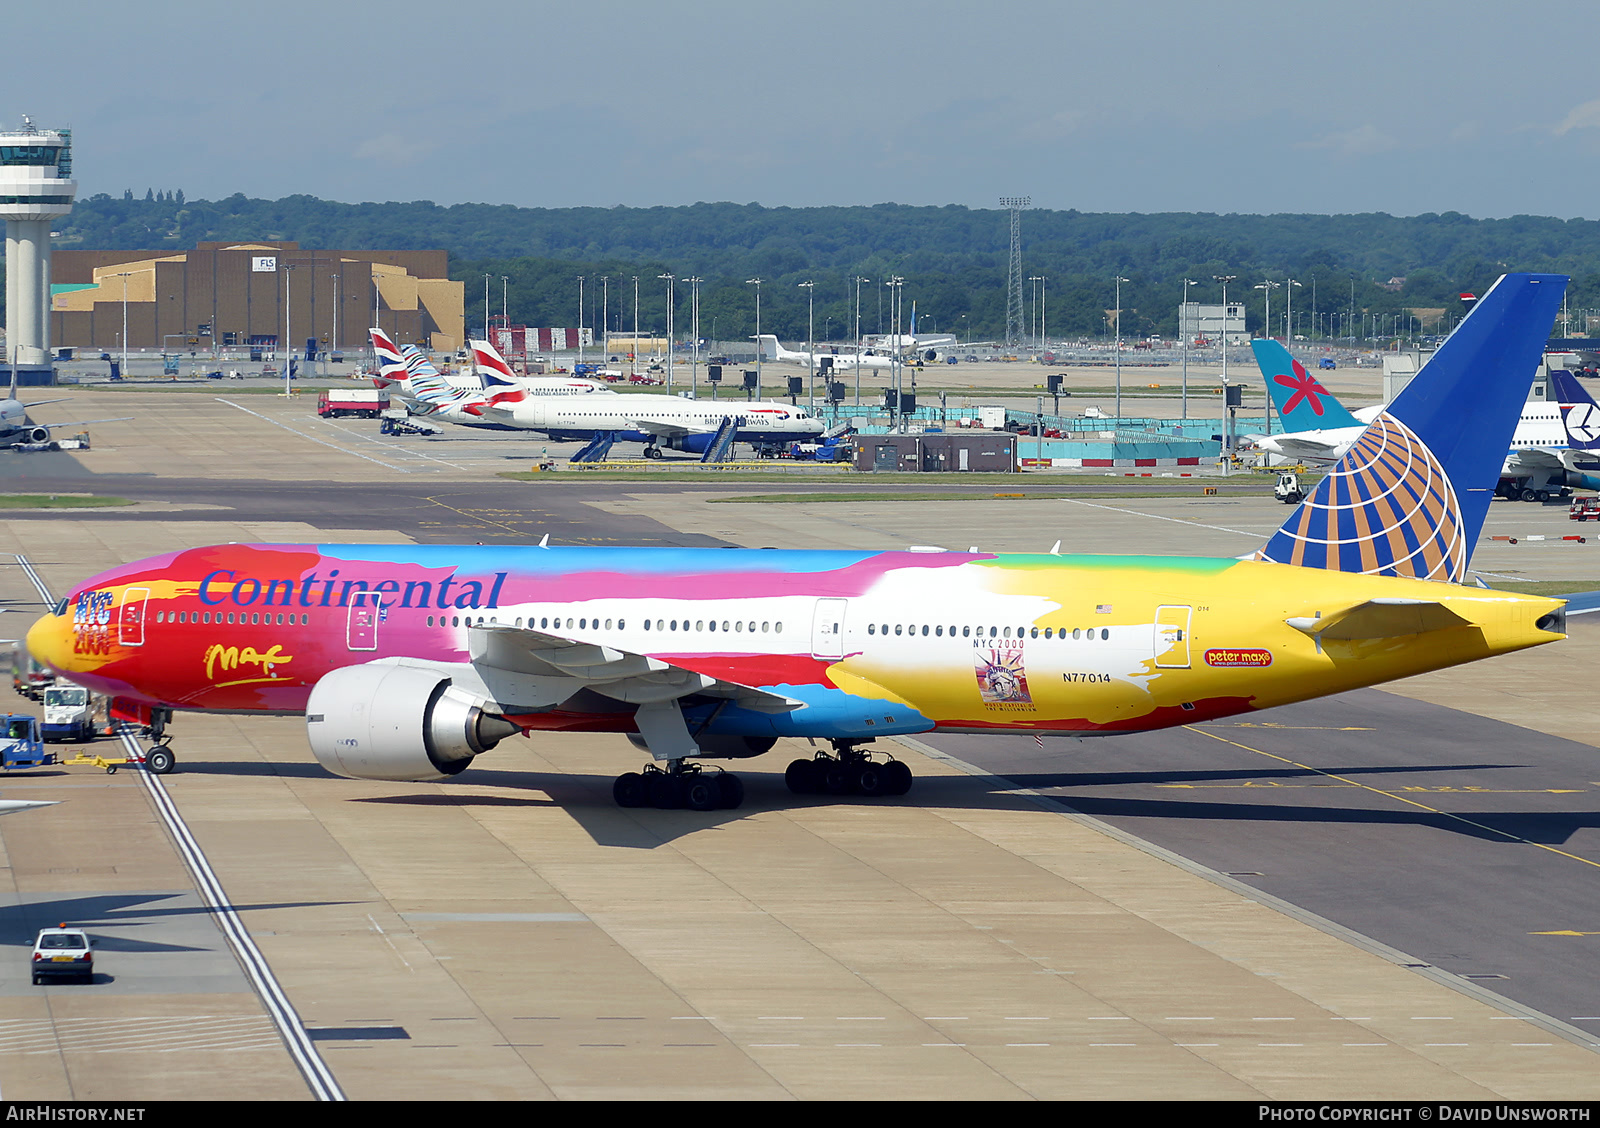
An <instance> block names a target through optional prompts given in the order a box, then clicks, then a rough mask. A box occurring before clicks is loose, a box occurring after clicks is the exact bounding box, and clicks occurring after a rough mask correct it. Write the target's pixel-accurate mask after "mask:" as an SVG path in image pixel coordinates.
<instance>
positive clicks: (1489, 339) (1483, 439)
mask: <svg viewBox="0 0 1600 1128" xmlns="http://www.w3.org/2000/svg"><path fill="white" fill-rule="evenodd" d="M1566 287H1567V279H1566V277H1565V276H1563V275H1559V274H1506V275H1502V276H1501V278H1500V280H1499V281H1498V282H1496V283H1495V284H1494V286H1493V287H1492V288H1491V289H1490V290H1489V292H1488V293H1486V294H1484V295H1483V297H1481V298H1480V299H1478V304H1477V306H1476V307H1475V308H1474V309H1473V310H1472V312H1471V313H1470V314H1468V315H1467V317H1466V318H1465V320H1463V321H1462V322H1461V324H1460V325H1458V326H1456V329H1455V332H1453V333H1451V334H1450V336H1449V338H1448V339H1447V340H1446V341H1445V343H1444V344H1442V345H1440V346H1439V351H1438V352H1436V353H1434V354H1433V357H1432V359H1430V360H1429V361H1428V363H1427V364H1425V365H1424V366H1423V368H1422V370H1421V371H1420V372H1418V373H1417V375H1416V376H1415V377H1414V378H1413V379H1412V381H1411V383H1410V384H1408V385H1406V389H1405V391H1403V392H1401V393H1400V395H1399V396H1397V397H1396V398H1395V401H1394V402H1393V403H1392V404H1390V405H1389V406H1388V408H1387V409H1385V410H1384V411H1383V412H1382V414H1380V415H1379V416H1378V417H1377V418H1376V419H1375V420H1373V422H1372V425H1371V426H1369V427H1368V428H1367V429H1366V431H1365V432H1364V433H1363V434H1362V436H1361V437H1360V438H1359V439H1358V440H1356V443H1355V445H1354V446H1352V447H1351V448H1350V451H1349V453H1347V454H1346V455H1345V456H1344V457H1343V458H1342V459H1340V461H1339V464H1338V465H1337V466H1335V467H1334V468H1333V469H1332V470H1331V471H1329V473H1328V475H1327V477H1325V478H1323V479H1322V481H1320V482H1318V483H1317V484H1316V486H1315V487H1314V488H1313V489H1312V491H1311V495H1310V496H1309V497H1307V498H1306V500H1305V501H1304V502H1302V503H1301V505H1300V508H1298V509H1296V510H1295V511H1294V514H1293V515H1292V516H1291V517H1290V518H1289V519H1288V520H1287V521H1285V522H1284V523H1283V527H1282V528H1281V529H1279V530H1278V531H1277V532H1276V533H1274V534H1273V536H1272V539H1271V540H1269V541H1268V542H1267V545H1266V547H1265V548H1263V549H1262V550H1261V551H1260V552H1259V553H1258V554H1257V558H1258V559H1261V560H1271V561H1275V562H1277V563H1280V564H1298V565H1300V566H1301V567H1305V568H1326V569H1329V570H1331V571H1337V572H1361V573H1365V574H1368V575H1378V576H1409V577H1413V578H1415V579H1422V580H1450V581H1453V582H1456V583H1459V582H1461V581H1462V580H1464V579H1466V575H1467V567H1468V565H1469V564H1470V563H1471V561H1472V549H1473V546H1474V545H1476V544H1477V541H1478V535H1479V534H1480V533H1481V532H1482V530H1483V519H1484V517H1486V516H1487V515H1488V512H1489V502H1490V500H1491V499H1492V498H1493V497H1494V491H1495V486H1496V484H1497V483H1498V482H1499V480H1500V471H1501V470H1502V468H1503V467H1504V464H1505V457H1506V451H1507V449H1509V447H1510V445H1511V436H1512V433H1513V432H1514V431H1515V430H1516V426H1517V419H1518V417H1519V416H1520V415H1521V413H1522V406H1523V404H1524V403H1525V402H1526V401H1527V397H1528V386H1529V384H1530V383H1531V382H1532V380H1533V374H1534V370H1535V369H1537V368H1538V367H1539V363H1540V357H1541V356H1542V354H1543V352H1544V343H1545V341H1546V340H1548V339H1549V336H1550V327H1551V325H1552V324H1553V323H1554V321H1555V316H1556V310H1557V309H1559V308H1560V306H1561V295H1562V293H1563V292H1565V290H1566Z"/></svg>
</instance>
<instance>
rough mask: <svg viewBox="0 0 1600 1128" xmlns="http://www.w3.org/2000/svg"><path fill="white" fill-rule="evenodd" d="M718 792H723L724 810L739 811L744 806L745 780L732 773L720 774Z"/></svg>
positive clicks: (718, 776)
mask: <svg viewBox="0 0 1600 1128" xmlns="http://www.w3.org/2000/svg"><path fill="white" fill-rule="evenodd" d="M717 790H718V791H719V792H721V797H722V808H723V810H726V811H737V810H738V809H739V808H740V807H742V806H744V780H742V779H740V778H739V777H738V776H736V775H734V774H733V773H732V772H720V773H718V775H717Z"/></svg>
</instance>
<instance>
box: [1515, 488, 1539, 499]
mask: <svg viewBox="0 0 1600 1128" xmlns="http://www.w3.org/2000/svg"><path fill="white" fill-rule="evenodd" d="M1518 496H1520V497H1521V498H1522V500H1523V501H1537V500H1538V498H1539V495H1538V494H1536V493H1534V492H1533V491H1532V490H1523V491H1522V493H1521V494H1520V495H1518Z"/></svg>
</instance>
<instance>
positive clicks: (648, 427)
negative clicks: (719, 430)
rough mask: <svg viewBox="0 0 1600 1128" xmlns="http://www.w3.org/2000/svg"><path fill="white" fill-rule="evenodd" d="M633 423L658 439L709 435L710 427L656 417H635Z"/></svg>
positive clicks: (711, 430)
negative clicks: (667, 420) (667, 421)
mask: <svg viewBox="0 0 1600 1128" xmlns="http://www.w3.org/2000/svg"><path fill="white" fill-rule="evenodd" d="M633 425H634V426H635V427H636V428H638V429H639V430H641V431H643V432H644V433H645V434H647V435H654V436H656V437H657V438H658V439H675V438H678V437H679V436H681V435H709V434H711V433H712V432H713V428H711V427H691V426H689V425H688V424H687V423H663V422H661V421H659V420H656V419H635V420H634V421H633Z"/></svg>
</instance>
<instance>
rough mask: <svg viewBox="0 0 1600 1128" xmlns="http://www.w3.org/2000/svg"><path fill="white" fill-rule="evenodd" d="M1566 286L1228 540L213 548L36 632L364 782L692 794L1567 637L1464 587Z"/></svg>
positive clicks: (1559, 614) (1550, 616)
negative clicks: (1273, 519)
mask: <svg viewBox="0 0 1600 1128" xmlns="http://www.w3.org/2000/svg"><path fill="white" fill-rule="evenodd" d="M1565 281H1566V280H1565V279H1564V278H1562V277H1559V276H1554V275H1527V274H1521V275H1507V276H1505V277H1504V278H1502V279H1501V281H1500V282H1499V283H1497V284H1496V286H1495V287H1494V288H1493V289H1492V290H1491V291H1490V292H1489V293H1487V294H1485V295H1484V296H1483V298H1481V299H1480V300H1479V302H1478V304H1477V307H1476V308H1475V309H1474V310H1473V311H1472V313H1471V314H1470V315H1469V316H1468V317H1467V318H1466V319H1465V320H1464V321H1463V322H1462V323H1461V325H1460V326H1459V327H1458V328H1457V329H1456V331H1455V332H1454V334H1452V335H1451V337H1450V338H1449V340H1448V341H1446V342H1445V344H1444V345H1443V346H1442V347H1441V348H1440V350H1439V352H1438V353H1437V355H1436V356H1435V357H1434V358H1433V360H1432V361H1431V362H1430V363H1429V364H1428V366H1427V368H1426V369H1425V370H1424V371H1423V373H1422V374H1421V375H1419V376H1418V377H1417V379H1415V380H1414V381H1413V382H1412V383H1411V385H1410V386H1409V387H1408V388H1407V389H1406V390H1405V392H1403V393H1402V394H1401V395H1400V396H1399V397H1398V398H1397V399H1396V400H1395V402H1394V403H1393V404H1392V405H1391V406H1390V407H1389V408H1388V409H1387V410H1385V411H1384V412H1383V413H1382V414H1380V415H1379V416H1378V417H1377V419H1376V420H1374V422H1373V423H1372V425H1371V426H1370V427H1368V428H1367V430H1366V432H1365V433H1364V434H1363V436H1362V437H1361V438H1360V440H1359V441H1357V442H1356V444H1355V445H1354V446H1353V447H1352V448H1351V449H1350V450H1349V452H1348V453H1347V454H1346V455H1345V456H1344V458H1343V459H1342V460H1341V461H1340V463H1339V464H1338V465H1337V466H1336V467H1334V468H1333V469H1332V471H1331V472H1330V473H1329V474H1328V475H1327V476H1326V477H1325V478H1323V479H1322V481H1321V482H1319V483H1318V484H1317V486H1316V487H1315V488H1314V490H1313V491H1312V493H1311V495H1310V497H1308V498H1307V499H1306V501H1305V502H1304V503H1303V504H1302V505H1301V506H1300V507H1299V508H1298V509H1297V510H1296V511H1295V512H1294V513H1293V514H1292V515H1291V516H1290V518H1289V520H1288V521H1286V522H1285V523H1284V525H1283V527H1282V528H1281V529H1279V530H1278V531H1277V533H1276V534H1274V535H1273V536H1272V537H1271V539H1270V540H1269V541H1268V542H1267V544H1266V545H1265V546H1264V547H1263V548H1262V549H1261V551H1260V552H1259V553H1257V554H1256V556H1255V557H1254V558H1253V559H1246V560H1236V559H1199V558H1191V557H1161V556H1142V557H1140V556H1088V555H1054V554H1041V555H1000V554H994V553H985V552H945V551H938V550H924V551H917V550H913V551H909V552H839V551H806V550H792V551H766V550H719V549H659V548H587V547H581V548H580V547H572V548H562V547H545V546H544V545H543V544H540V545H537V546H535V545H528V546H520V547H498V546H494V547H491V546H455V547H442V546H417V545H393V546H388V547H384V546H374V545H337V544H300V545H293V544H287V545H286V544H223V545H213V546H210V547H206V548H194V549H184V550H181V551H176V552H170V553H166V554H163V555H160V556H155V557H151V558H149V559H146V560H139V561H136V562H134V563H131V564H127V565H125V566H122V567H119V568H115V569H112V570H111V571H108V572H105V573H103V574H101V575H98V576H95V577H93V578H91V579H89V580H86V581H85V582H83V583H81V584H79V585H77V586H76V587H75V588H73V589H72V591H71V592H70V593H69V594H68V596H67V597H66V598H65V599H63V600H62V601H61V602H60V603H59V604H58V605H57V606H56V607H55V608H53V609H52V610H51V612H50V613H49V614H47V615H45V616H44V617H42V618H41V619H39V620H38V622H37V623H35V624H34V626H33V628H32V629H31V630H30V632H29V634H28V647H29V649H30V651H31V652H32V653H33V654H34V656H36V657H37V658H39V659H40V660H42V661H43V662H45V663H46V664H48V665H49V666H50V667H51V668H52V669H54V670H56V671H57V672H58V673H60V674H62V675H63V676H65V677H67V678H70V679H71V680H73V681H74V682H77V683H79V684H81V685H85V686H88V687H90V688H92V689H94V690H95V691H97V692H100V693H104V694H109V695H112V696H113V697H114V698H116V703H117V709H118V711H119V712H120V713H121V714H123V715H131V714H139V715H142V716H144V717H145V718H147V719H148V720H150V721H152V722H153V723H154V725H155V727H156V728H157V730H164V729H165V722H166V720H167V718H168V717H169V716H170V715H171V713H173V712H179V711H183V710H209V711H217V712H230V713H278V714H300V713H303V714H304V715H305V718H306V729H307V733H308V734H309V738H310V743H311V747H312V749H313V750H314V751H315V753H316V756H317V758H318V759H319V760H320V761H321V763H322V764H323V765H324V766H325V767H326V768H327V769H328V770H329V771H331V772H334V773H337V774H339V775H345V776H352V777H357V778H370V779H386V780H429V779H433V780H437V779H444V778H447V777H450V776H454V775H457V774H459V773H460V772H462V771H463V770H465V769H466V768H467V767H468V766H469V765H470V764H471V763H472V762H473V760H474V759H475V758H476V757H478V756H480V755H483V754H485V753H487V752H488V751H489V750H490V749H492V748H494V747H495V746H496V745H497V744H499V743H500V742H502V741H504V740H505V739H506V738H507V737H509V736H512V735H517V734H527V735H533V736H537V737H538V738H539V739H544V740H559V739H560V738H561V737H560V734H561V733H563V732H574V731H577V732H616V733H624V734H627V735H628V736H629V737H630V738H632V739H633V740H634V741H635V742H636V743H637V744H639V745H640V746H641V747H643V748H645V749H648V751H649V753H650V756H651V757H652V763H651V764H649V765H647V766H646V768H645V769H644V771H642V772H629V773H627V774H625V775H623V776H622V777H620V778H619V779H618V780H617V781H616V785H615V795H616V798H617V800H618V802H620V803H622V804H623V805H639V804H642V803H645V802H654V803H657V804H660V805H663V806H671V805H676V804H678V803H687V804H688V805H690V806H692V807H696V808H711V807H716V806H719V805H721V806H730V807H731V806H737V805H738V804H739V801H740V798H741V796H742V786H741V785H740V784H739V782H738V780H737V778H736V777H734V776H732V775H731V774H728V773H722V772H715V771H709V770H702V766H701V765H702V763H703V762H704V761H705V760H706V759H708V758H716V757H734V758H737V757H745V756H755V755H759V754H761V753H763V752H765V751H767V750H768V749H769V748H771V747H772V745H773V743H774V742H775V741H776V739H777V738H779V737H783V736H798V737H812V738H815V739H817V740H821V741H826V742H828V743H829V744H830V745H831V746H832V752H831V754H827V753H824V754H821V755H819V756H818V757H816V758H815V759H812V760H798V761H796V762H795V763H794V764H792V765H790V772H789V780H790V784H791V786H793V787H794V788H796V789H797V790H808V789H826V790H831V791H846V790H853V791H856V792H860V793H865V794H889V793H897V792H901V791H904V790H905V789H906V788H907V787H909V786H910V784H911V778H910V773H909V771H907V770H906V769H905V767H904V766H903V765H901V764H900V763H899V762H898V761H896V760H893V759H892V758H891V759H889V760H888V761H887V762H884V761H883V759H882V758H881V757H880V758H879V759H873V757H872V754H871V753H870V752H869V751H868V749H869V746H870V745H871V744H872V742H873V741H874V740H876V739H878V738H880V737H887V736H894V735H901V734H912V733H925V732H932V731H955V732H978V733H1036V734H1041V735H1044V734H1048V735H1057V736H1084V735H1111V734H1117V733H1130V732H1140V731H1147V730H1151V729H1160V728H1166V727H1169V726H1173V725H1181V724H1189V723H1193V722H1196V721H1205V720H1210V719H1213V718H1217V717H1226V716H1232V715H1236V714H1247V713H1251V712H1253V711H1256V710H1260V709H1267V708H1271V707H1272V706H1275V705H1282V704H1286V703H1289V702H1294V701H1301V700H1305V699H1308V698H1314V697H1320V696H1323V695H1326V694H1331V693H1338V692H1341V691H1343V690H1348V689H1354V688H1357V687H1360V686H1369V685H1375V684H1378V683H1380V682H1385V681H1389V680H1391V679H1394V678H1401V677H1406V676H1408V675H1411V674H1416V673H1420V672H1422V671H1426V670H1434V669H1439V668H1442V667H1446V666H1452V665H1456V664H1459V663H1462V662H1470V661H1474V660H1476V659H1479V658H1487V657H1490V656H1492V655H1496V654H1504V653H1507V652H1509V651H1514V650H1519V649H1523V648H1525V647H1530V646H1538V645H1541V644H1543V643H1547V642H1552V641H1555V640H1557V639H1560V638H1562V637H1564V635H1563V630H1564V616H1563V604H1562V602H1561V601H1560V600H1556V599H1547V598H1541V597H1536V596H1525V595H1517V594H1512V593H1509V592H1502V591H1493V590H1489V589H1486V588H1478V587H1466V586H1462V582H1463V581H1464V580H1465V579H1466V578H1467V569H1468V565H1469V562H1470V560H1471V555H1472V549H1473V546H1474V544H1475V543H1476V541H1477V539H1478V536H1479V532H1480V529H1481V527H1482V524H1483V520H1484V517H1485V515H1486V513H1487V511H1488V506H1489V502H1490V499H1491V496H1492V493H1493V490H1494V486H1495V482H1496V480H1497V478H1498V476H1499V473H1500V468H1501V463H1502V461H1503V460H1504V456H1505V450H1506V444H1507V441H1508V440H1509V439H1510V436H1511V433H1512V430H1513V428H1514V427H1515V425H1516V419H1517V414H1518V411H1519V408H1520V407H1521V404H1522V399H1523V394H1524V392H1525V390H1526V389H1525V384H1524V381H1523V380H1522V379H1521V377H1520V375H1518V374H1520V373H1526V372H1529V371H1531V370H1532V367H1533V364H1534V363H1535V362H1536V360H1537V359H1538V356H1539V352H1540V349H1541V347H1542V344H1543V341H1544V340H1545V338H1546V337H1547V336H1548V333H1549V330H1550V326H1551V323H1552V321H1553V319H1554V316H1555V310H1556V308H1557V307H1558V306H1559V305H1560V301H1561V294H1562V291H1563V288H1564V286H1565ZM597 398H605V399H609V398H610V397H597ZM1464 401H1470V402H1472V403H1473V404H1474V410H1473V411H1471V412H1463V411H1460V410H1459V409H1458V405H1459V404H1460V403H1462V402H1464ZM158 750H159V751H160V752H161V756H160V758H159V759H160V762H161V763H162V764H163V765H170V763H171V754H170V750H169V749H167V748H166V747H165V746H164V745H162V746H160V747H159V749H158ZM152 762H155V758H152Z"/></svg>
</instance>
